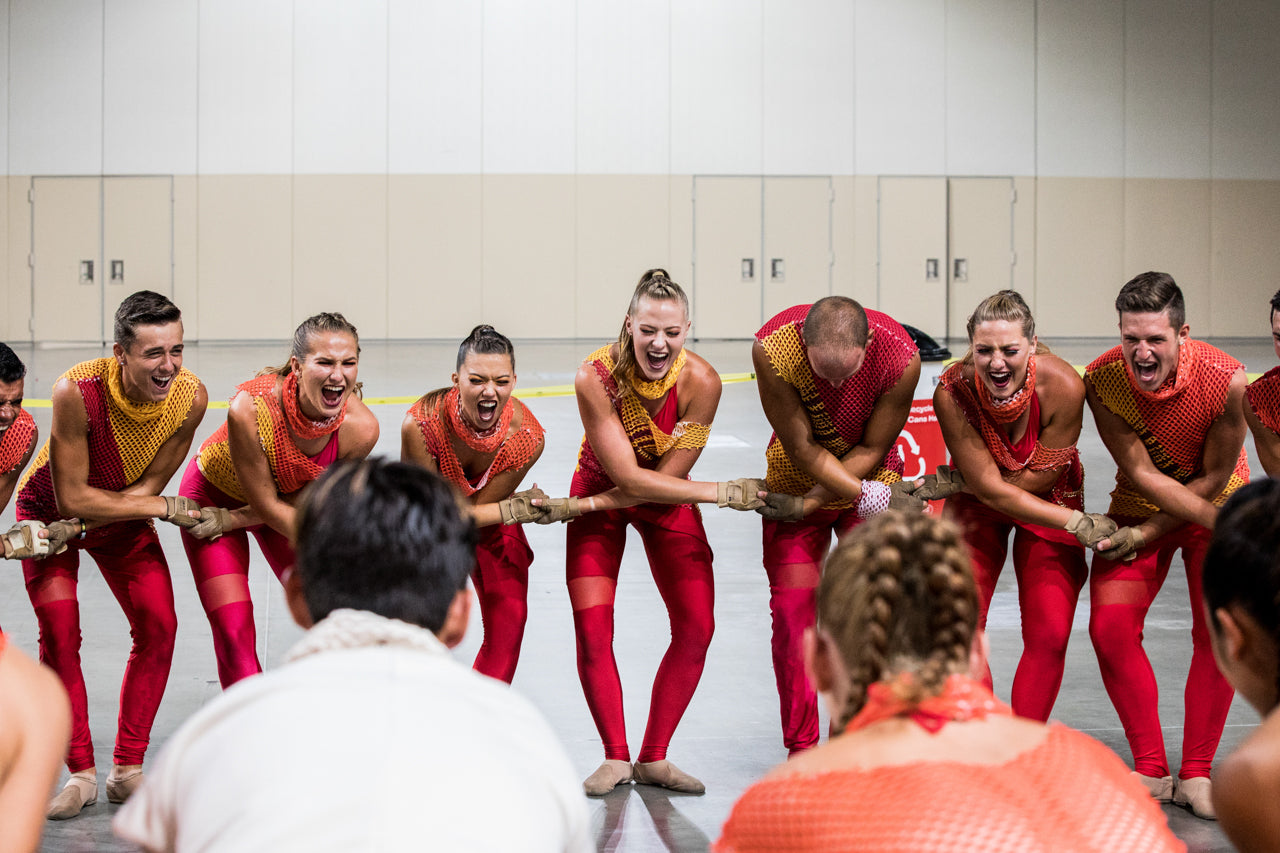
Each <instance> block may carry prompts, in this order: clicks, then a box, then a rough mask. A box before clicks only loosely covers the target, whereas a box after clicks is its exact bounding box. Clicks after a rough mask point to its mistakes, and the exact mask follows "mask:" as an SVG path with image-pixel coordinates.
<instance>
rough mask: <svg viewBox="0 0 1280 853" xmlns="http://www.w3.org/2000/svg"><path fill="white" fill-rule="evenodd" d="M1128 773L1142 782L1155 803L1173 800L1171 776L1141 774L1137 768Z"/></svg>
mask: <svg viewBox="0 0 1280 853" xmlns="http://www.w3.org/2000/svg"><path fill="white" fill-rule="evenodd" d="M1130 775H1131V776H1133V777H1134V778H1135V779H1137V780H1138V781H1139V782H1141V783H1142V786H1143V787H1144V788H1146V789H1147V792H1148V793H1149V794H1151V799H1153V800H1155V801H1156V802H1157V803H1169V802H1172V801H1173V777H1172V776H1143V775H1142V774H1141V773H1139V772H1138V771H1137V770H1134V771H1132V772H1131V773H1130ZM1205 781H1206V782H1207V781H1208V780H1207V779H1206V780H1205Z"/></svg>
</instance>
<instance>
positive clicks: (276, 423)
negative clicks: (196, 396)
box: [196, 373, 337, 502]
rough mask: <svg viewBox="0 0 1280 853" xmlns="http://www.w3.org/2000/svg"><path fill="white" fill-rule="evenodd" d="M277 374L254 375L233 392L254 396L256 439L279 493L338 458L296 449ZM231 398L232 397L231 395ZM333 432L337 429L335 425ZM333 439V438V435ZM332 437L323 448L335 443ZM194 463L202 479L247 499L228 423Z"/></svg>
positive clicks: (291, 489)
mask: <svg viewBox="0 0 1280 853" xmlns="http://www.w3.org/2000/svg"><path fill="white" fill-rule="evenodd" d="M279 378H280V377H278V376H277V375H275V374H274V373H269V374H267V375H265V376H257V377H254V378H253V379H250V380H249V381H248V382H244V383H242V384H240V385H237V386H236V394H239V393H241V392H244V393H246V394H249V395H250V396H251V397H252V398H253V409H254V415H255V417H256V419H257V422H258V440H259V441H260V442H261V443H262V450H263V451H264V452H265V453H266V454H267V464H268V465H269V466H270V468H271V476H272V478H273V479H274V480H275V482H276V491H278V492H279V493H280V494H282V495H287V494H291V493H293V492H296V491H298V489H301V488H302V487H303V486H305V485H306V484H307V483H310V482H311V481H312V480H314V479H315V478H316V477H319V476H320V473H321V472H322V471H324V469H325V468H326V467H328V465H329V464H332V462H333V460H334V459H335V458H337V456H336V453H335V452H330V453H326V452H325V451H321V454H320V455H318V456H316V457H314V458H313V457H309V456H307V455H306V454H305V453H303V452H302V451H301V450H300V449H298V445H297V444H296V443H295V442H294V440H293V436H291V435H290V434H289V429H288V426H287V425H286V420H285V413H284V409H283V408H282V407H281V405H280V396H279V394H277V393H276V387H277V385H278V384H279V382H278V380H279ZM231 399H233V400H234V399H235V395H232V398H231ZM334 432H337V428H336V427H335V429H334ZM335 438H336V437H335ZM334 441H335V440H333V439H331V440H330V443H329V445H326V446H325V447H326V450H328V449H329V447H330V446H331V445H333V444H334ZM196 464H197V465H199V466H200V473H202V474H204V476H205V479H206V480H208V481H209V482H210V483H212V484H213V485H215V486H217V487H218V488H219V489H221V490H222V491H223V492H224V493H226V494H227V495H228V496H229V497H232V498H235V499H236V500H238V501H241V502H247V500H248V499H247V498H246V497H245V494H244V489H243V487H242V486H241V485H240V480H239V478H238V477H237V476H236V469H235V466H234V465H233V464H232V462H231V445H230V443H229V442H228V440H227V424H226V422H225V421H224V422H223V424H222V425H221V426H220V427H218V429H217V431H215V432H214V434H213V435H211V436H209V438H208V439H206V440H205V443H204V444H202V445H200V452H199V454H197V455H196Z"/></svg>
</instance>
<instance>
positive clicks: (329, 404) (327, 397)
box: [320, 385, 347, 409]
mask: <svg viewBox="0 0 1280 853" xmlns="http://www.w3.org/2000/svg"><path fill="white" fill-rule="evenodd" d="M346 390H347V388H346V386H345V385H322V386H321V387H320V402H322V403H323V404H324V407H325V408H326V409H336V408H337V407H338V406H340V405H342V395H343V394H344V393H346Z"/></svg>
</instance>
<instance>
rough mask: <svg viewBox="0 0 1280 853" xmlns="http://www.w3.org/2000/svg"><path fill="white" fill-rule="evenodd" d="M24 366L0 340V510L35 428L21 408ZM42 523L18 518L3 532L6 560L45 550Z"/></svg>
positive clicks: (33, 438)
mask: <svg viewBox="0 0 1280 853" xmlns="http://www.w3.org/2000/svg"><path fill="white" fill-rule="evenodd" d="M26 375H27V366H26V365H25V364H23V363H22V359H20V358H18V355H17V353H15V352H14V351H13V350H12V349H10V348H9V345H8V344H5V343H0V509H4V508H5V507H7V506H8V505H9V498H11V497H13V489H14V486H16V485H17V484H18V475H19V474H21V473H22V469H23V468H24V467H26V464H27V461H28V460H30V459H31V453H32V451H34V450H35V448H36V441H37V439H39V437H40V435H39V432H40V431H39V430H38V429H37V428H36V422H35V420H33V419H32V417H31V413H30V412H28V411H27V410H26V409H24V408H22V398H23V394H24V386H25V385H26V382H25V378H26ZM43 526H44V525H42V524H40V523H39V522H37V521H20V522H18V523H17V524H15V525H14V526H13V527H11V528H10V529H9V531H8V532H7V533H6V534H5V535H4V539H3V542H4V556H5V558H6V559H10V560H14V559H22V558H24V557H34V556H36V555H37V554H47V553H48V552H49V548H48V543H47V542H41V541H38V540H40V539H41V538H42V537H41V536H40V533H39V530H40V528H41V527H43Z"/></svg>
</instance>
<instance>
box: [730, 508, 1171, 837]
mask: <svg viewBox="0 0 1280 853" xmlns="http://www.w3.org/2000/svg"><path fill="white" fill-rule="evenodd" d="M817 600H818V624H817V626H816V627H811V628H810V629H809V630H808V631H807V632H806V633H805V637H804V657H805V666H806V669H807V670H808V672H809V674H810V676H811V678H812V679H813V683H814V684H815V685H816V686H817V688H818V690H819V692H821V693H822V695H823V697H824V699H825V700H826V702H827V706H828V708H829V709H830V711H831V720H832V729H833V731H836V732H838V734H835V735H833V736H832V738H831V739H830V740H829V741H828V742H827V743H825V744H823V745H822V746H818V747H816V748H814V749H811V750H809V751H807V752H804V753H802V754H800V755H796V756H792V758H791V760H790V761H788V762H786V763H785V764H783V765H781V766H779V767H777V768H775V769H774V770H773V771H772V772H771V773H770V774H769V775H768V776H767V777H766V778H765V779H764V780H762V781H760V782H757V783H756V784H755V785H753V786H752V787H751V788H749V789H748V790H747V792H746V793H745V794H743V795H742V798H741V799H739V800H738V802H737V803H736V804H735V805H734V807H733V811H732V813H731V814H730V815H729V819H728V821H727V822H726V823H725V826H724V831H723V834H722V835H721V837H720V840H719V841H717V842H716V843H715V844H714V845H713V846H712V849H713V850H716V851H720V853H729V851H735V852H736V853H748V851H822V853H829V852H830V851H834V852H835V853H839V851H855V850H856V851H861V853H882V852H883V853H889V851H901V850H913V851H928V853H952V851H955V852H956V853H959V851H971V850H1018V851H1021V853H1048V851H1055V853H1085V851H1090V853H1103V851H1106V852H1107V853H1109V851H1113V850H1124V851H1126V853H1154V851H1175V850H1185V849H1186V848H1185V847H1183V846H1182V844H1181V843H1180V842H1179V841H1178V840H1177V839H1176V838H1174V836H1173V834H1172V833H1171V832H1170V831H1169V828H1168V826H1166V825H1165V820H1164V815H1163V814H1162V813H1161V811H1160V809H1159V807H1158V806H1156V804H1155V803H1153V802H1152V801H1151V799H1150V797H1148V796H1147V793H1146V789H1145V788H1143V786H1142V785H1141V784H1140V783H1139V782H1138V781H1137V780H1136V779H1134V778H1133V777H1132V776H1131V775H1130V774H1129V772H1128V770H1127V769H1126V768H1125V766H1124V765H1123V764H1122V763H1121V762H1120V760H1119V759H1118V758H1117V757H1116V755H1115V754H1114V753H1113V752H1111V751H1110V750H1109V749H1107V748H1106V747H1105V746H1103V745H1102V744H1100V743H1098V742H1097V741H1095V740H1093V739H1092V738H1089V737H1086V736H1085V735H1083V734H1081V733H1079V732H1077V731H1074V730H1072V729H1069V728H1067V727H1066V726H1063V725H1058V724H1053V725H1045V724H1044V723H1041V722H1039V721H1035V720H1028V719H1025V718H1023V717H1016V716H1014V715H1013V712H1012V710H1011V709H1010V708H1009V707H1008V706H1007V705H1004V704H1003V703H1001V702H999V701H997V700H996V698H995V697H994V696H993V695H992V694H991V691H990V690H988V689H987V688H986V687H985V686H984V685H983V684H982V682H981V681H980V680H979V674H980V673H981V671H982V670H983V669H984V668H985V660H984V658H985V657H986V648H985V642H984V640H985V638H984V637H983V636H982V634H981V632H980V631H978V630H977V622H978V599H977V592H976V590H975V588H974V582H973V576H972V574H971V573H970V571H969V559H968V556H967V553H966V547H965V544H964V541H963V539H962V538H961V536H960V531H959V529H958V528H957V527H955V526H954V525H953V524H952V523H950V522H948V521H942V520H939V519H937V518H934V517H932V516H928V515H922V514H920V513H914V512H888V513H885V514H883V515H879V516H877V517H875V518H873V519H870V520H869V521H867V522H866V523H864V524H862V525H860V526H859V527H857V528H855V529H854V531H853V532H852V533H851V534H849V535H848V536H847V537H846V538H845V539H843V540H842V541H841V542H840V544H839V545H838V546H837V547H836V550H835V551H834V552H833V553H832V554H831V556H830V557H829V558H828V559H827V563H826V566H825V567H824V570H823V574H822V580H821V581H820V583H819V586H818V594H817ZM1082 796H1083V797H1085V799H1084V800H1082ZM1082 808H1084V809H1087V811H1088V817H1087V818H1082V817H1081V809H1082Z"/></svg>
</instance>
